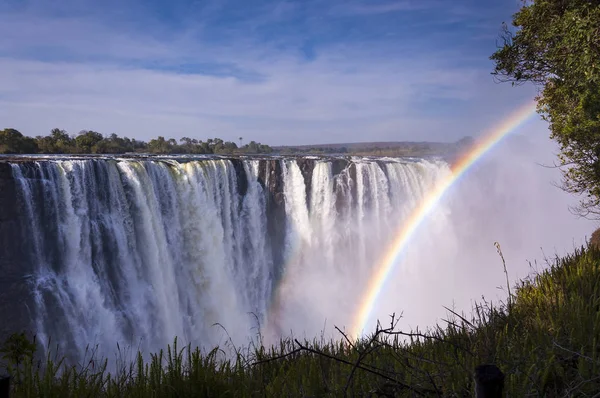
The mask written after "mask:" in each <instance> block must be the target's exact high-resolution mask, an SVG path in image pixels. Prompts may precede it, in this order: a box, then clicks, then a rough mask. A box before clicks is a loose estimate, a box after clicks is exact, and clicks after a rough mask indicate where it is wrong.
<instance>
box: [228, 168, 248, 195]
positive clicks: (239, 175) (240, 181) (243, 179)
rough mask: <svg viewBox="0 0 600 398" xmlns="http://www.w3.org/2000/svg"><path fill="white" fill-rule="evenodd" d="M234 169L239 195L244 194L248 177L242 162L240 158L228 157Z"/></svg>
mask: <svg viewBox="0 0 600 398" xmlns="http://www.w3.org/2000/svg"><path fill="white" fill-rule="evenodd" d="M229 160H230V161H231V163H232V164H233V168H234V169H235V177H236V180H237V189H238V193H239V194H240V196H242V197H243V196H244V195H246V192H247V191H248V177H247V176H246V170H245V169H244V162H243V161H242V160H241V159H237V158H233V159H229Z"/></svg>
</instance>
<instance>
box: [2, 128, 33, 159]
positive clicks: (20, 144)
mask: <svg viewBox="0 0 600 398" xmlns="http://www.w3.org/2000/svg"><path fill="white" fill-rule="evenodd" d="M37 151H38V146H37V144H36V142H35V140H33V139H32V138H30V137H25V136H24V135H23V134H21V132H19V131H18V130H15V129H4V130H0V153H3V154H33V153H37Z"/></svg>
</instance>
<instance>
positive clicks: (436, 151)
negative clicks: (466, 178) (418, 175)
mask: <svg viewBox="0 0 600 398" xmlns="http://www.w3.org/2000/svg"><path fill="white" fill-rule="evenodd" d="M473 142H474V140H473V138H472V137H464V138H462V139H460V140H458V141H456V142H451V143H443V142H400V143H398V142H396V143H391V144H388V145H382V144H381V143H362V144H348V146H346V145H331V146H326V145H317V146H314V147H313V146H298V147H294V146H285V147H277V148H275V149H276V150H278V151H280V153H283V154H314V155H319V154H349V155H357V156H428V155H443V154H448V153H453V152H456V151H460V150H463V149H465V148H468V147H470V146H471V145H473Z"/></svg>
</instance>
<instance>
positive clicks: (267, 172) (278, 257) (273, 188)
mask: <svg viewBox="0 0 600 398" xmlns="http://www.w3.org/2000/svg"><path fill="white" fill-rule="evenodd" d="M258 181H259V183H260V184H261V185H262V186H263V188H264V189H265V192H266V193H267V231H268V237H269V240H270V243H271V250H272V256H273V264H283V260H284V255H285V253H284V251H283V250H284V247H285V231H286V216H285V197H284V194H283V170H282V168H281V161H280V160H277V159H268V160H261V161H260V163H259V166H258ZM282 272H283V270H282V268H281V267H279V266H275V267H274V269H273V279H274V281H275V285H276V283H277V281H279V279H280V278H281V275H282Z"/></svg>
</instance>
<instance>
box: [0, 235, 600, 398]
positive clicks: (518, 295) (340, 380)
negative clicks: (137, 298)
mask: <svg viewBox="0 0 600 398" xmlns="http://www.w3.org/2000/svg"><path fill="white" fill-rule="evenodd" d="M449 315H450V316H449V319H448V320H447V321H446V323H445V324H443V325H438V326H437V327H436V328H434V329H433V330H429V331H427V332H419V331H414V332H403V331H400V330H397V328H396V320H395V319H394V318H392V319H391V322H390V325H389V327H386V328H383V327H380V328H379V329H378V330H377V332H376V333H374V334H373V335H371V336H369V337H368V338H364V339H361V340H359V341H351V340H349V339H346V338H345V336H343V335H342V339H341V341H339V342H329V343H322V342H317V341H303V342H301V341H298V340H285V341H281V343H280V344H279V346H277V347H272V348H265V347H262V346H261V347H253V349H252V350H249V351H247V352H246V353H245V354H244V355H242V354H241V353H239V352H238V355H237V358H234V359H233V360H223V359H222V355H220V354H219V350H218V349H215V350H213V351H212V352H210V353H208V354H201V352H200V351H199V350H198V349H193V348H192V347H190V346H186V347H183V348H182V347H179V346H178V344H177V340H175V342H174V343H173V344H172V345H170V346H168V347H167V349H166V351H164V352H163V351H161V352H159V353H157V354H154V355H152V356H151V358H147V359H145V358H143V357H142V356H141V355H140V354H138V356H137V358H136V359H135V360H133V361H131V363H128V364H121V365H120V366H119V367H118V370H117V371H115V372H112V373H111V372H108V371H107V362H106V361H105V362H100V363H97V362H94V361H93V360H90V362H89V363H87V364H85V366H82V365H80V366H77V367H67V366H66V365H64V363H63V362H62V361H60V360H57V359H56V358H46V360H45V362H44V363H40V362H38V361H37V360H35V359H33V358H34V355H33V352H32V351H31V348H32V347H31V345H28V344H29V343H28V341H27V339H25V338H24V336H21V337H19V335H16V337H14V336H13V340H11V341H9V342H7V344H6V345H5V347H4V350H3V351H2V352H0V355H2V354H4V358H5V361H7V362H8V365H7V371H8V372H9V373H10V374H11V376H12V379H13V387H12V391H11V397H13V396H14V397H38V396H44V397H234V396H235V397H254V396H269V397H271V396H272V397H292V396H302V397H305V396H306V397H315V396H388V397H394V396H473V393H474V388H475V387H474V382H473V371H474V369H475V368H476V367H477V366H478V365H481V364H495V365H497V366H498V367H499V368H500V369H501V370H502V372H503V373H504V374H505V381H504V391H505V394H507V395H508V396H525V395H534V396H593V395H594V394H595V393H597V392H598V391H600V376H599V375H600V372H599V370H600V369H599V365H600V358H599V347H598V343H599V339H600V249H599V248H598V247H597V246H590V247H589V248H587V249H585V248H582V249H580V250H576V251H575V252H574V253H573V254H571V255H569V256H566V257H564V258H556V259H554V260H553V261H552V262H551V266H550V268H549V269H547V270H546V271H544V272H542V273H540V274H538V275H536V276H534V277H532V278H531V279H529V280H526V281H522V282H520V283H519V285H518V286H517V287H516V290H514V294H513V295H512V296H511V297H510V299H509V300H508V301H507V304H502V305H498V306H492V305H491V304H489V303H486V302H483V303H481V304H479V305H477V306H476V307H475V308H474V311H473V314H472V315H471V316H470V317H468V318H467V317H464V316H462V315H460V314H457V313H453V312H451V311H450V314H449ZM59 370H60V371H59Z"/></svg>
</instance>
